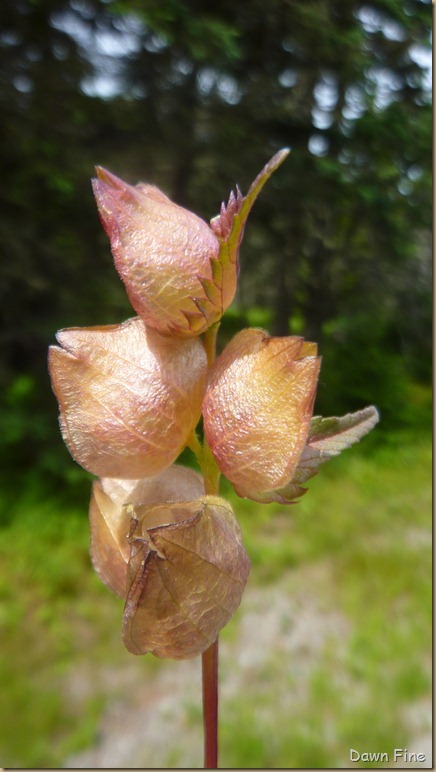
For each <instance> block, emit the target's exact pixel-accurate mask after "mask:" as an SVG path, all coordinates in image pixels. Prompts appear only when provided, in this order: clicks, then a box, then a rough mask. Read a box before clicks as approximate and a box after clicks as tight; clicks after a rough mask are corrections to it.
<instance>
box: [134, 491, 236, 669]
mask: <svg viewBox="0 0 436 772" xmlns="http://www.w3.org/2000/svg"><path fill="white" fill-rule="evenodd" d="M132 515H133V517H132V528H131V532H130V537H129V538H130V544H131V553H130V561H129V579H128V585H129V589H128V594H127V599H126V605H125V610H124V618H123V640H124V644H125V646H126V647H127V649H128V650H129V651H130V652H131V653H132V654H145V653H146V652H148V651H151V652H153V654H155V655H156V656H157V657H171V658H173V659H185V658H188V657H194V656H196V655H198V654H201V653H202V652H203V651H205V650H206V649H207V648H208V647H209V646H210V645H211V644H212V643H213V642H214V641H215V639H216V637H217V635H218V633H219V631H220V630H221V628H222V627H224V625H225V624H227V622H228V621H229V620H230V619H231V617H232V616H233V614H234V613H235V611H236V609H237V607H238V606H239V603H240V600H241V596H242V592H243V589H244V586H245V583H246V580H247V577H248V573H249V569H250V561H249V559H248V556H247V554H246V552H245V549H244V547H243V544H242V539H241V531H240V528H239V525H238V523H237V520H236V518H235V516H234V514H233V511H232V509H231V507H230V504H228V502H226V501H225V500H224V499H221V498H219V497H217V496H202V497H200V498H198V499H197V500H195V501H191V502H184V503H181V504H162V505H156V506H147V505H146V506H142V507H134V508H133V512H132Z"/></svg>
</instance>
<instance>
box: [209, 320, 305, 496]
mask: <svg viewBox="0 0 436 772" xmlns="http://www.w3.org/2000/svg"><path fill="white" fill-rule="evenodd" d="M319 368H320V358H319V357H318V356H317V349H316V345H315V344H314V343H306V342H305V341H303V339H302V338H298V337H285V338H272V337H270V336H269V335H268V334H267V333H265V332H264V331H263V330H258V329H248V330H243V331H242V332H240V333H238V335H236V336H235V337H234V338H233V339H232V340H231V341H230V343H229V344H228V345H227V347H226V348H225V349H224V351H223V353H222V354H221V356H220V357H218V359H217V360H216V362H215V364H214V365H213V367H212V369H211V371H210V373H209V378H208V382H207V385H206V393H205V396H204V399H203V408H202V410H203V420H204V432H205V436H206V439H207V442H208V444H209V446H210V448H211V450H212V453H213V455H214V456H215V460H216V462H217V464H218V466H219V468H220V470H221V471H222V472H223V474H225V475H226V477H227V478H228V479H229V480H230V481H231V482H232V483H233V485H234V487H235V489H236V492H237V493H238V494H239V495H240V496H245V497H248V498H254V499H256V498H257V497H258V496H259V494H262V493H264V492H265V491H270V490H274V489H276V488H278V487H281V486H283V485H285V484H286V483H288V482H289V480H291V479H292V475H293V473H294V471H295V469H296V467H297V464H298V461H299V458H300V456H301V453H302V451H303V449H304V447H305V444H306V440H307V437H308V433H309V428H310V419H311V416H312V411H313V404H314V400H315V394H316V385H317V380H318V373H319Z"/></svg>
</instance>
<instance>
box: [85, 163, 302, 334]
mask: <svg viewBox="0 0 436 772" xmlns="http://www.w3.org/2000/svg"><path fill="white" fill-rule="evenodd" d="M288 152H289V151H288V150H282V151H280V152H279V153H276V155H275V156H274V157H273V158H272V159H271V160H270V162H269V163H268V164H267V165H266V166H265V168H264V169H263V170H262V172H261V173H260V174H259V175H258V176H257V177H256V179H255V181H254V182H253V184H252V185H251V187H250V189H249V191H248V194H247V196H245V198H244V197H243V196H242V194H241V193H240V191H239V190H238V191H237V195H236V196H235V195H234V194H233V193H231V195H230V198H229V201H228V204H227V205H225V204H222V206H221V211H220V214H219V215H218V216H217V217H214V218H213V219H212V220H211V225H210V226H209V225H208V224H207V223H206V222H204V220H201V219H200V218H199V217H197V216H196V215H195V214H193V213H192V212H189V211H188V210H187V209H184V208H183V207H181V206H178V205H177V204H174V203H173V202H172V201H170V199H169V198H168V197H167V196H166V195H165V194H164V193H162V192H161V191H160V190H158V188H156V187H154V186H153V185H147V184H139V185H136V186H132V185H128V184H127V183H125V182H123V181H122V180H120V179H119V178H118V177H115V175H114V174H111V173H110V172H108V171H106V170H105V169H102V168H101V167H97V175H98V177H97V179H95V180H93V189H94V194H95V198H96V201H97V205H98V209H99V213H100V217H101V220H102V223H103V226H104V228H105V230H106V233H107V235H108V236H109V240H110V242H111V248H112V253H113V256H114V260H115V266H116V269H117V271H118V273H119V274H120V276H121V278H122V280H123V282H124V284H125V286H126V290H127V294H128V296H129V299H130V302H131V304H132V306H133V308H134V309H135V311H136V312H137V314H138V315H139V316H140V317H141V318H142V319H143V320H144V321H145V322H146V324H147V325H148V326H149V327H152V328H154V329H155V330H158V331H159V332H160V333H162V334H164V335H176V336H181V337H191V336H195V335H200V334H201V333H203V332H205V331H206V330H207V329H208V328H209V327H210V326H211V325H212V324H214V323H215V322H217V321H219V319H220V318H221V316H222V315H223V313H224V311H225V310H226V309H227V308H228V307H229V305H230V303H231V302H232V300H233V298H234V295H235V291H236V283H237V276H238V253H239V247H240V243H241V240H242V235H243V232H244V226H245V222H246V220H247V217H248V214H249V212H250V210H251V207H252V206H253V203H254V201H255V200H256V198H257V196H258V194H259V192H260V191H261V189H262V187H263V186H264V184H265V182H266V181H267V180H268V178H269V177H270V176H271V174H272V173H273V172H274V171H275V169H277V167H278V166H279V165H280V164H281V163H282V161H283V160H284V159H285V158H286V156H287V154H288Z"/></svg>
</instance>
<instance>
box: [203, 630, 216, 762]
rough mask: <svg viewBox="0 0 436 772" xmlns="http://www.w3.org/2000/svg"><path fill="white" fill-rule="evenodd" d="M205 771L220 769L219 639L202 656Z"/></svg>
mask: <svg viewBox="0 0 436 772" xmlns="http://www.w3.org/2000/svg"><path fill="white" fill-rule="evenodd" d="M202 672H203V726H204V769H217V768H218V638H217V639H216V641H215V643H213V644H212V646H209V648H208V649H206V651H205V652H204V653H203V655H202Z"/></svg>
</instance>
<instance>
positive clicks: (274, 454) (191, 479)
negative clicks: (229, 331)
mask: <svg viewBox="0 0 436 772" xmlns="http://www.w3.org/2000/svg"><path fill="white" fill-rule="evenodd" d="M287 152H288V151H287V150H282V151H280V152H279V153H277V154H276V155H275V156H274V157H273V158H272V159H271V161H270V162H269V163H268V164H267V165H266V167H265V168H264V169H263V171H262V172H261V173H260V174H259V175H258V177H257V178H256V179H255V181H254V182H253V184H252V186H251V187H250V189H249V191H248V194H247V195H246V196H242V194H241V192H240V191H239V189H237V192H236V194H233V193H232V194H231V195H230V198H229V201H228V203H227V204H226V205H225V204H222V206H221V210H220V214H219V215H218V216H217V217H215V218H214V219H213V220H212V221H211V224H210V225H208V224H207V223H206V222H204V221H203V220H201V219H200V218H198V217H197V216H196V215H194V214H192V213H191V212H189V211H187V210H186V209H183V208H182V207H180V206H177V205H176V204H174V203H172V202H171V201H170V200H169V199H168V198H167V196H165V195H164V194H163V193H162V192H161V191H160V190H158V189H157V188H155V187H153V186H152V185H145V184H139V185H137V186H131V185H128V184H126V183H125V182H123V181H122V180H120V179H118V178H117V177H115V176H114V175H113V174H111V173H109V172H108V171H106V170H104V169H101V168H98V169H97V175H98V176H97V179H95V180H94V181H93V186H94V194H95V197H96V201H97V205H98V209H99V212H100V216H101V220H102V223H103V226H104V228H105V230H106V232H107V234H108V236H109V239H110V243H111V248H112V252H113V255H114V260H115V266H116V268H117V270H118V272H119V274H120V276H121V278H122V280H123V282H124V284H125V287H126V291H127V294H128V297H129V299H130V302H131V304H132V306H133V308H134V310H135V311H136V313H137V316H136V317H134V318H132V319H129V320H128V321H126V322H124V323H122V324H118V325H110V326H102V327H88V328H71V329H66V330H61V331H60V332H59V333H58V334H57V340H58V343H59V345H58V346H51V347H50V352H49V369H50V374H51V379H52V386H53V390H54V392H55V395H56V397H57V399H58V402H59V406H60V424H61V430H62V435H63V438H64V440H65V443H66V445H67V447H68V449H69V450H70V452H71V455H72V456H73V458H74V459H75V460H76V461H77V462H78V463H79V464H81V465H82V466H83V467H84V468H85V469H87V470H88V471H89V472H92V473H93V474H94V475H96V476H97V477H98V478H99V479H97V480H96V481H95V482H94V483H93V490H92V496H91V505H90V524H91V557H92V561H93V564H94V567H95V569H96V571H97V573H98V574H99V576H100V577H101V579H102V581H103V582H104V583H105V584H106V585H107V586H108V587H109V588H110V589H111V590H112V591H113V592H115V593H116V594H117V595H119V596H120V597H122V598H123V599H124V600H125V609H124V617H123V640H124V643H125V645H126V647H127V648H128V650H129V651H131V652H132V653H134V654H143V653H146V652H148V651H151V652H153V653H154V654H155V655H156V656H159V657H173V658H185V657H192V656H195V655H197V654H200V653H201V652H203V651H204V650H205V649H207V648H208V647H209V646H210V645H211V643H213V641H214V640H215V638H216V636H217V635H218V632H219V630H220V629H221V628H222V627H223V626H224V625H225V624H226V623H227V622H228V620H229V619H230V618H231V616H232V615H233V614H234V612H235V610H236V608H237V607H238V605H239V603H240V600H241V596H242V592H243V589H244V586H245V583H246V581H247V577H248V573H249V566H250V562H249V559H248V556H247V554H246V552H245V549H244V546H243V543H242V537H241V530H240V528H239V525H238V523H237V520H236V518H235V515H234V513H233V511H232V508H231V507H230V505H229V503H228V502H227V501H225V500H224V499H222V498H220V497H219V495H218V479H219V476H220V474H221V473H222V474H223V475H225V476H226V477H227V479H228V480H229V481H230V482H231V483H232V484H233V486H234V488H235V490H236V492H237V493H238V494H239V495H240V496H243V497H247V498H251V499H253V500H255V501H260V502H266V503H267V502H273V501H278V502H281V503H285V504H287V503H290V502H292V501H293V500H295V499H296V498H298V497H300V496H301V495H302V494H303V493H304V492H305V489H304V488H303V487H302V484H303V483H304V482H306V480H308V479H309V478H310V477H311V476H312V475H313V474H315V473H316V471H317V468H318V466H319V465H320V464H322V463H324V462H325V461H327V460H328V459H329V458H331V457H332V456H334V455H337V454H338V453H339V452H340V451H341V450H342V449H343V448H345V447H348V446H349V445H351V444H352V443H353V442H355V441H357V440H358V439H359V438H360V437H362V436H363V435H364V434H366V433H367V432H368V431H369V430H370V429H371V428H372V427H373V426H374V425H375V423H376V422H377V420H378V415H377V411H376V410H375V408H373V407H370V408H366V409H365V410H362V411H359V412H358V413H354V414H350V415H347V416H344V417H343V418H329V419H322V418H318V417H316V418H313V417H312V413H313V405H314V400H315V394H316V386H317V381H318V374H319V369H320V358H319V357H318V355H317V347H316V345H315V344H314V343H308V342H306V341H304V340H303V339H302V338H300V337H296V336H289V337H283V338H276V337H270V336H269V335H268V334H267V333H266V332H265V331H263V330H259V329H246V330H243V331H242V332H240V333H238V334H237V335H236V336H235V337H234V338H233V339H232V340H231V341H230V343H229V344H228V345H227V346H226V347H225V349H224V350H223V352H222V353H221V354H220V356H218V357H217V358H215V355H214V346H213V343H214V338H215V335H216V331H217V328H218V325H219V321H220V319H221V317H222V315H223V313H224V312H225V310H226V309H227V308H228V306H229V305H230V304H231V302H232V300H233V297H234V294H235V290H236V285H237V276H238V252H239V247H240V243H241V239H242V235H243V231H244V226H245V223H246V220H247V217H248V214H249V212H250V210H251V207H252V205H253V203H254V201H255V199H256V198H257V196H258V194H259V192H260V190H261V189H262V187H263V185H264V184H265V182H266V181H267V179H268V178H269V177H270V175H271V174H272V173H273V172H274V171H275V169H277V167H278V166H279V165H280V164H281V163H282V161H283V160H284V158H285V157H286V155H287ZM201 417H202V420H203V429H204V442H203V443H201V442H200V440H199V438H198V437H197V434H196V427H197V424H198V422H199V420H200V418H201ZM187 446H188V447H190V448H191V449H192V450H193V451H194V453H195V454H196V455H197V459H198V461H199V464H200V467H201V470H202V472H203V475H199V474H197V473H196V472H194V471H192V470H191V469H188V468H185V467H183V466H180V465H178V464H176V463H175V462H176V460H177V458H178V456H179V455H180V453H181V451H182V450H183V449H184V448H185V447H187Z"/></svg>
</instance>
